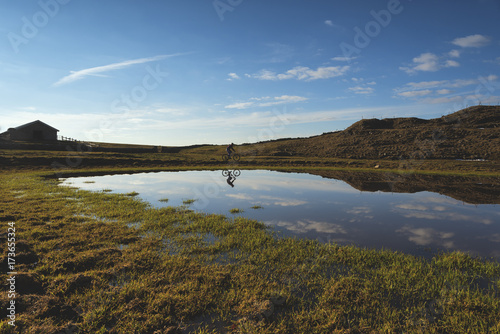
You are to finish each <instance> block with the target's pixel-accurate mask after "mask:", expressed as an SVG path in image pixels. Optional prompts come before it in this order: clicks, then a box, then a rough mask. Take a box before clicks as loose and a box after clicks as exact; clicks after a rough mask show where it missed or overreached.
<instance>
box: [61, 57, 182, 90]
mask: <svg viewBox="0 0 500 334" xmlns="http://www.w3.org/2000/svg"><path fill="white" fill-rule="evenodd" d="M185 54H187V53H175V54H171V55H159V56H154V57H148V58H139V59H132V60H126V61H122V62H119V63H114V64H109V65H103V66H97V67H91V68H87V69H83V70H79V71H71V74H70V75H67V76H65V77H63V78H61V79H60V80H59V81H57V82H56V83H54V86H61V85H65V84H69V83H72V82H75V81H77V80H81V79H83V78H85V77H87V76H104V75H103V74H102V73H106V72H109V71H115V70H121V69H124V68H127V67H130V66H132V65H137V64H144V63H150V62H154V61H158V60H163V59H166V58H170V57H175V56H180V55H185Z"/></svg>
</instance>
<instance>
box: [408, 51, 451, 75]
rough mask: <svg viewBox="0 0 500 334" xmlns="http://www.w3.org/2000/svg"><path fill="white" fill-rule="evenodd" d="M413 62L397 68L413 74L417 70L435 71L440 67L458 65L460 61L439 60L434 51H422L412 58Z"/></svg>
mask: <svg viewBox="0 0 500 334" xmlns="http://www.w3.org/2000/svg"><path fill="white" fill-rule="evenodd" d="M412 61H413V64H412V65H410V66H409V67H408V66H402V67H400V68H399V69H400V70H402V71H405V72H406V73H408V74H415V73H417V72H418V71H422V72H436V71H439V70H440V69H442V68H446V67H459V66H460V63H458V62H457V61H455V60H449V59H445V60H441V58H440V57H438V56H437V55H435V54H434V53H430V52H427V53H422V54H421V55H420V56H418V57H415V58H413V59H412Z"/></svg>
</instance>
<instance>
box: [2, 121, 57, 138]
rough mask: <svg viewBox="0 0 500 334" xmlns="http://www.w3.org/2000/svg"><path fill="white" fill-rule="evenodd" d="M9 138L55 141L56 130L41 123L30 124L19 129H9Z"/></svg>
mask: <svg viewBox="0 0 500 334" xmlns="http://www.w3.org/2000/svg"><path fill="white" fill-rule="evenodd" d="M8 132H9V133H10V139H11V140H29V141H56V140H57V131H56V130H54V129H51V128H48V127H47V126H45V125H43V124H32V125H30V126H27V127H24V128H21V129H9V130H8Z"/></svg>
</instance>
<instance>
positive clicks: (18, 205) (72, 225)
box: [0, 171, 500, 333]
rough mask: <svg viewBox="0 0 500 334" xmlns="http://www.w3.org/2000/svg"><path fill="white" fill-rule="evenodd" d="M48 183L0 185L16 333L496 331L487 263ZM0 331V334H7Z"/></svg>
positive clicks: (494, 285) (499, 314) (491, 270)
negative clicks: (370, 245)
mask: <svg viewBox="0 0 500 334" xmlns="http://www.w3.org/2000/svg"><path fill="white" fill-rule="evenodd" d="M82 172H83V171H82ZM48 174H50V173H48V172H45V173H41V172H37V173H35V172H24V173H21V172H7V173H2V174H0V191H1V193H2V196H1V197H0V208H1V211H0V222H1V226H2V227H1V228H2V229H3V231H0V233H2V234H0V237H3V238H5V237H6V232H7V227H8V225H7V224H8V223H9V222H15V225H16V257H17V258H16V259H17V263H16V271H17V272H18V275H17V277H18V279H19V281H21V280H23V281H24V282H26V283H25V284H24V285H22V286H21V285H19V287H18V289H19V291H18V293H17V297H16V305H18V306H19V308H18V309H17V313H16V325H17V327H16V331H17V332H19V333H56V332H67V331H69V330H70V327H71V326H76V328H77V329H78V330H79V331H80V332H81V333H153V332H155V331H159V330H166V329H169V328H170V329H173V328H179V329H183V330H186V331H188V330H189V332H194V333H223V332H231V331H232V332H234V333H238V332H239V333H252V332H255V333H257V332H258V333H403V332H404V333H464V332H468V333H488V332H490V333H495V332H499V331H500V295H499V291H500V264H499V263H498V262H495V261H491V260H487V259H477V258H472V257H470V256H468V255H466V254H463V253H460V252H453V253H443V254H440V255H438V256H435V257H434V258H433V259H432V260H424V259H422V258H418V257H414V256H410V255H405V254H402V253H398V252H391V251H385V250H378V251H376V250H370V249H361V248H356V247H353V246H348V247H341V246H338V245H336V244H321V243H319V242H317V241H311V240H298V239H289V238H285V239H283V238H278V237H277V236H276V235H275V234H274V233H273V231H272V230H270V229H269V228H267V227H266V226H265V225H264V224H263V223H261V222H258V221H254V220H249V219H245V218H242V217H226V216H223V215H213V214H203V213H198V212H193V211H191V210H188V209H187V208H186V207H185V206H181V207H164V208H155V207H152V206H151V205H149V204H148V203H146V202H144V201H142V200H140V199H139V198H138V197H131V196H127V195H126V194H110V193H105V192H89V191H83V190H78V189H74V188H69V187H60V186H59V185H58V181H57V180H55V179H50V178H45V177H44V175H48ZM21 193H22V194H24V195H25V196H24V197H22V198H18V195H19V194H21ZM68 198H75V199H76V200H68ZM129 226H130V227H129ZM2 245H5V243H2ZM2 255H3V256H6V255H7V248H6V247H4V248H3V249H2ZM4 260H5V258H4ZM6 279H7V275H6V272H5V271H2V272H1V273H0V280H2V281H3V282H5V280H6ZM25 289H31V290H25ZM8 302H9V300H8V298H7V294H1V295H0V306H1V308H2V309H5V308H6V307H7V305H8ZM201 319H203V320H201ZM7 320H8V319H7V318H6V317H3V318H1V319H0V333H9V331H10V332H12V331H11V328H10V327H9V326H8V325H7V324H6V322H7Z"/></svg>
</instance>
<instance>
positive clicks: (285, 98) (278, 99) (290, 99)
mask: <svg viewBox="0 0 500 334" xmlns="http://www.w3.org/2000/svg"><path fill="white" fill-rule="evenodd" d="M250 100H251V101H248V102H239V103H234V104H230V105H227V106H225V108H226V109H246V108H250V107H270V106H275V105H280V104H287V103H297V102H302V101H307V100H308V98H307V97H303V96H290V95H282V96H275V97H270V96H265V97H252V98H251V99H250ZM254 101H261V102H259V103H257V102H254ZM262 101H267V102H262Z"/></svg>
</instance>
